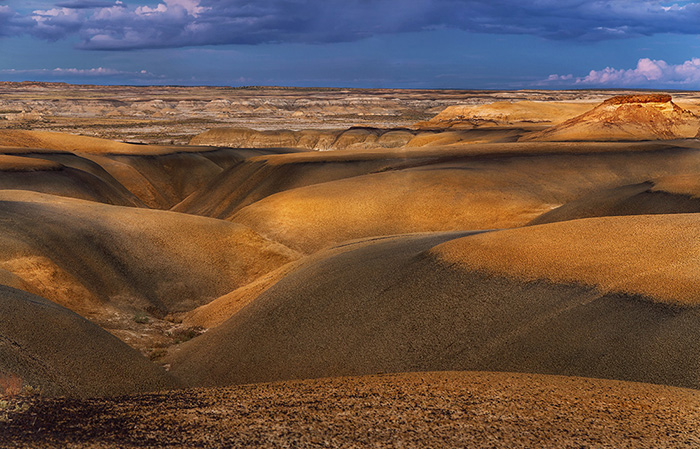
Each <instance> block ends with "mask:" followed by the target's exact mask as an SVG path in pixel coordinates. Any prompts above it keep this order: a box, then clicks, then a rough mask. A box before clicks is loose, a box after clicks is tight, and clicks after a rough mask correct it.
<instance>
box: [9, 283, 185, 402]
mask: <svg viewBox="0 0 700 449" xmlns="http://www.w3.org/2000/svg"><path fill="white" fill-rule="evenodd" d="M10 376H16V377H17V378H19V379H20V380H21V383H22V385H24V386H31V387H33V388H35V389H37V388H38V389H39V390H40V391H41V393H42V394H44V395H51V396H54V395H69V396H78V397H90V396H99V395H118V394H126V393H137V392H144V391H153V390H162V389H165V388H173V387H175V386H176V384H175V382H174V381H173V380H172V379H171V378H170V377H169V376H168V375H167V374H166V372H165V371H164V370H163V369H161V368H160V367H157V366H155V365H153V364H152V363H151V362H150V361H148V360H147V359H146V358H144V357H143V356H142V355H141V354H139V353H138V352H137V351H135V350H134V349H131V348H130V347H128V346H127V345H126V344H124V343H122V342H121V341H119V340H118V339H117V338H116V337H113V336H112V335H110V334H108V333H107V332H106V331H104V330H102V329H101V328H99V327H98V326H96V325H95V324H92V323H90V322H89V321H87V320H85V319H83V318H81V317H80V316H78V315H76V314H75V313H73V312H71V311H69V310H68V309H65V308H63V307H61V306H59V305H57V304H54V303H52V302H50V301H47V300H46V299H44V298H41V297H38V296H35V295H31V294H29V293H26V292H23V291H20V290H15V289H13V288H10V287H6V286H4V285H0V380H6V379H9V378H10ZM18 388H19V386H18ZM2 393H4V391H1V390H0V396H2ZM1 414H2V410H0V415H1Z"/></svg>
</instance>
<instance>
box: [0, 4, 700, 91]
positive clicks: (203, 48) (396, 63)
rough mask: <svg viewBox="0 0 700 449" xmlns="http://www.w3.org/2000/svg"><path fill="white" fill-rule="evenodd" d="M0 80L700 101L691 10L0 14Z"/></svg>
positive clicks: (193, 8)
mask: <svg viewBox="0 0 700 449" xmlns="http://www.w3.org/2000/svg"><path fill="white" fill-rule="evenodd" d="M0 80H4V81H24V80H32V81H61V82H69V83H79V84H136V85H154V84H158V85H160V84H164V85H222V86H252V85H265V86H272V85H275V86H304V87H384V88H458V89H568V88H577V89H585V88H654V89H681V90H694V89H700V1H697V2H696V1H676V2H666V1H646V0H592V1H585V0H533V1H527V0H488V1H475V0H55V1H48V0H0Z"/></svg>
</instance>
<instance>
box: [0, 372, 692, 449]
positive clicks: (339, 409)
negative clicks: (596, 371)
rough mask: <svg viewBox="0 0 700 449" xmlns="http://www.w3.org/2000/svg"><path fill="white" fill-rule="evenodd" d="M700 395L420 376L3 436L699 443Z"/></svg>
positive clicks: (49, 409)
mask: <svg viewBox="0 0 700 449" xmlns="http://www.w3.org/2000/svg"><path fill="white" fill-rule="evenodd" d="M699 400H700V397H699V393H698V392H697V391H695V390H686V389H679V388H671V387H664V386H658V385H648V384H638V383H625V382H615V381H606V380H594V379H581V378H572V377H559V376H533V375H522V374H506V373H474V372H450V373H413V374H401V375H384V376H367V377H359V378H337V379H321V380H305V381H294V382H286V383H274V384H258V385H245V386H238V387H231V388H225V389H224V388H221V389H197V390H186V391H172V392H163V393H154V394H148V395H138V396H126V397H120V398H114V399H109V398H108V399H103V400H96V399H92V400H85V401H75V400H64V399H58V400H52V401H46V400H44V401H36V402H33V403H31V404H30V405H29V408H28V410H26V411H18V412H14V413H11V414H9V419H10V420H11V421H9V422H3V421H2V420H0V444H2V445H9V446H10V447H14V446H15V445H16V446H22V445H28V446H41V447H45V448H53V447H56V448H62V447H65V446H67V445H69V446H70V447H72V448H83V447H85V448H88V447H89V448H94V447H101V448H111V447H115V448H117V447H124V446H128V447H134V448H140V447H144V448H145V447H149V448H150V447H154V446H158V447H168V446H178V447H183V446H184V447H201V446H205V447H209V446H211V445H212V441H216V442H217V443H216V444H217V445H219V444H220V445H222V446H230V447H252V446H256V447H257V446H266V447H285V446H288V445H290V441H293V444H294V445H295V446H299V447H316V446H320V445H328V446H330V447H358V448H365V447H366V448H384V447H387V448H395V447H490V448H508V449H512V448H528V447H539V448H551V449H554V448H557V449H559V448H563V447H615V448H623V447H630V448H631V447H656V448H661V447H673V448H694V447H697V446H698V444H700V439H699V438H698V434H697V422H698V420H699V419H700V413H699V412H698V407H697V404H698V401H699ZM32 422H34V424H36V425H32ZM183 428H184V429H187V431H183ZM65 429H70V430H71V431H70V433H68V432H66V431H65ZM145 435H147V437H145Z"/></svg>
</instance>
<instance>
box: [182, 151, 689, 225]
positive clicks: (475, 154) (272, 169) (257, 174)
mask: <svg viewBox="0 0 700 449" xmlns="http://www.w3.org/2000/svg"><path fill="white" fill-rule="evenodd" d="M679 145H685V142H680V143H678V142H677V143H675V144H672V143H656V142H642V143H635V144H628V143H625V144H617V143H607V142H606V143H598V142H592V143H586V144H574V143H567V142H554V143H498V144H495V143H492V144H467V145H450V146H433V145H430V146H422V147H410V148H409V147H405V148H401V149H396V148H392V149H374V150H363V151H352V150H344V151H332V152H302V153H294V154H278V155H268V156H260V157H252V158H250V159H248V160H246V161H243V162H241V163H240V164H236V165H235V166H232V167H230V168H228V169H226V170H224V171H223V172H222V173H221V174H220V175H218V176H217V177H215V178H214V179H213V180H212V181H211V182H210V183H209V184H207V185H206V186H204V187H202V188H201V189H199V190H197V191H195V192H194V193H192V194H191V195H190V196H189V197H187V198H186V199H185V200H184V201H182V202H181V203H180V204H178V205H176V206H175V207H173V210H175V211H178V212H186V213H192V214H197V215H204V216H208V217H214V218H223V219H230V218H231V217H232V216H233V215H234V214H235V213H236V212H237V211H239V210H240V209H241V208H243V207H245V206H248V205H250V204H253V203H255V202H257V201H259V200H261V199H264V198H266V197H268V196H270V195H273V194H275V193H279V192H283V191H287V190H291V189H295V188H298V187H304V186H309V185H315V184H320V183H324V182H329V181H335V180H340V179H345V178H351V177H355V176H360V175H365V174H372V173H381V172H388V171H400V170H404V169H409V168H412V167H414V168H415V167H421V166H437V165H438V164H441V163H446V162H451V163H452V164H453V165H455V166H457V167H459V168H460V169H464V170H465V171H467V170H469V169H470V167H471V166H472V165H474V167H476V168H478V169H479V170H475V171H483V170H481V168H482V167H483V166H484V165H485V164H490V165H491V168H488V171H490V172H492V173H493V176H495V177H498V176H499V174H498V170H500V169H501V168H500V166H504V167H511V166H512V165H513V164H514V163H515V162H517V163H521V164H525V165H528V164H530V165H534V163H528V160H529V159H533V160H535V161H536V162H535V163H538V161H542V160H544V159H542V158H546V157H552V158H555V159H556V158H562V157H571V158H575V157H583V156H584V155H590V156H591V157H592V158H598V157H600V158H603V157H604V155H605V154H611V155H612V154H616V155H617V156H611V157H613V158H617V161H618V162H621V163H625V161H627V160H629V159H632V158H635V157H638V156H636V154H638V153H639V154H642V153H644V154H646V153H653V152H663V151H677V152H678V151H684V150H681V149H680V148H682V147H679ZM687 151H688V152H690V153H693V154H694V151H695V150H694V149H693V150H687ZM630 153H631V155H630V156H629V157H627V156H625V155H627V154H630ZM639 157H641V158H645V157H647V156H644V155H640V156H639ZM693 157H694V156H689V157H687V158H686V159H688V161H689V163H691V164H694V163H695V162H693V161H694V159H693ZM555 159H553V160H555ZM657 159H659V161H660V162H661V163H662V164H661V165H663V166H667V165H668V164H666V163H665V162H664V158H661V157H657ZM573 161H575V159H571V160H568V161H561V162H560V165H561V166H560V167H559V170H567V171H569V172H573V167H571V164H572V162H573ZM601 169H603V170H607V168H603V167H601ZM646 170H647V171H648V172H650V173H652V172H654V168H652V167H649V168H647V169H646ZM676 170H678V168H677V167H676V168H675V169H674V171H672V172H671V173H674V172H675V171H676ZM618 171H624V170H622V168H618ZM662 172H663V174H666V171H662ZM574 173H575V172H574ZM516 174H517V173H516ZM535 175H536V176H538V177H542V176H543V174H541V173H535ZM518 176H519V177H523V176H524V175H518ZM602 176H603V177H604V178H605V177H607V176H608V175H607V174H606V173H605V172H603V174H602ZM635 179H636V178H635ZM646 179H649V177H647V178H644V180H646ZM591 181H592V180H589V181H587V182H591ZM581 188H587V187H586V186H585V185H582V186H581ZM570 199H573V198H567V200H570ZM560 204H561V203H560ZM560 204H557V206H558V205H560Z"/></svg>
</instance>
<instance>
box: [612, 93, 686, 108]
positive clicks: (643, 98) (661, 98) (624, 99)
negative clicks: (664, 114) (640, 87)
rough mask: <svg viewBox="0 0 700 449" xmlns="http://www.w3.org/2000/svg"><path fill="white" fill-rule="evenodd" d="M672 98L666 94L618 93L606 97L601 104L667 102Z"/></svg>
mask: <svg viewBox="0 0 700 449" xmlns="http://www.w3.org/2000/svg"><path fill="white" fill-rule="evenodd" d="M672 100H673V97H672V96H670V95H668V94H639V95H618V96H616V97H612V98H608V99H607V100H605V101H604V102H603V104H604V105H608V106H612V105H618V104H629V103H668V102H670V101H672Z"/></svg>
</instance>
